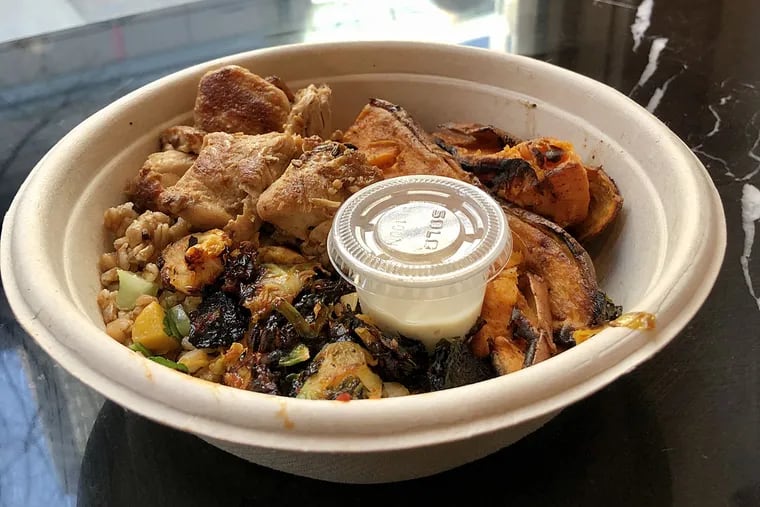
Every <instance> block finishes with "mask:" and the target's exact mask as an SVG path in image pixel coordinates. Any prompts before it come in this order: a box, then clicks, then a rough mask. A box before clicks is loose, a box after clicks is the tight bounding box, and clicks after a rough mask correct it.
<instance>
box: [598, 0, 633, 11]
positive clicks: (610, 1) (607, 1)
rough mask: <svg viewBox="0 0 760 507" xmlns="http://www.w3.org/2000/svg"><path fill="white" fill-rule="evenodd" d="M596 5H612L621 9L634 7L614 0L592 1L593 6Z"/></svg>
mask: <svg viewBox="0 0 760 507" xmlns="http://www.w3.org/2000/svg"><path fill="white" fill-rule="evenodd" d="M596 4H606V5H612V6H614V7H622V8H623V9H635V8H636V6H635V5H631V4H627V3H625V2H616V1H615V0H594V5H596Z"/></svg>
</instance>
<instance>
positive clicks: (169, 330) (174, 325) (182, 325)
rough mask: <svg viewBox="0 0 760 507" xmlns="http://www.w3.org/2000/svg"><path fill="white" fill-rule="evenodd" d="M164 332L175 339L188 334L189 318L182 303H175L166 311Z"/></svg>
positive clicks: (180, 338)
mask: <svg viewBox="0 0 760 507" xmlns="http://www.w3.org/2000/svg"><path fill="white" fill-rule="evenodd" d="M164 332H165V333H166V334H168V335H169V336H171V337H172V338H174V339H176V340H180V341H181V340H182V338H184V337H185V336H187V335H189V334H190V318H189V317H188V316H187V313H185V309H184V308H182V305H175V306H172V307H171V308H169V309H168V310H167V311H166V315H165V316H164Z"/></svg>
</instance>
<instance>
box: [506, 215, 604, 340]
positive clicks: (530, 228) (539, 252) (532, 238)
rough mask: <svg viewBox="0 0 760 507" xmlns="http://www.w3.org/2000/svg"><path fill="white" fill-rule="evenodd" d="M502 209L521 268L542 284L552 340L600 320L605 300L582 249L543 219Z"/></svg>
mask: <svg viewBox="0 0 760 507" xmlns="http://www.w3.org/2000/svg"><path fill="white" fill-rule="evenodd" d="M504 209H505V211H506V212H507V219H508V221H509V226H510V228H511V230H512V234H513V236H514V238H515V241H514V247H515V248H519V249H521V250H522V254H523V257H524V261H523V264H522V268H523V269H524V270H525V271H526V272H530V273H534V274H537V275H539V276H540V277H541V278H542V279H543V280H544V281H545V282H546V285H547V291H548V295H549V305H550V307H551V315H552V331H553V334H554V336H555V338H556V337H557V336H558V335H566V334H567V333H569V332H571V331H572V330H574V329H582V328H586V327H590V326H593V325H596V324H598V323H599V322H600V320H603V311H604V308H605V306H604V305H605V302H606V298H605V296H604V294H603V293H602V292H601V291H599V289H598V287H597V282H596V273H595V271H594V265H593V263H592V262H591V258H590V257H589V256H588V253H586V251H585V250H584V249H583V247H582V246H581V245H580V244H579V243H578V242H577V241H576V240H575V239H573V237H572V236H570V234H568V233H567V232H566V231H565V230H563V229H562V228H561V227H559V226H557V225H556V224H554V223H553V222H550V221H549V220H546V219H545V218H542V217H540V216H538V215H536V214H534V213H531V212H528V211H525V210H522V209H519V208H515V207H505V208H504Z"/></svg>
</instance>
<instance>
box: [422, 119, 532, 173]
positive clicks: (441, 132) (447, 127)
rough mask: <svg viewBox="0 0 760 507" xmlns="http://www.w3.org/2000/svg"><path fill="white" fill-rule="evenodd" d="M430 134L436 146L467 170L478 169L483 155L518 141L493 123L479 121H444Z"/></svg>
mask: <svg viewBox="0 0 760 507" xmlns="http://www.w3.org/2000/svg"><path fill="white" fill-rule="evenodd" d="M432 136H433V139H434V140H435V142H436V144H437V145H438V146H440V147H441V148H443V149H444V150H446V151H448V152H449V153H451V154H452V155H454V157H455V158H456V159H457V161H458V162H459V163H460V164H461V165H462V167H463V168H465V169H467V170H468V171H478V170H479V168H480V161H481V160H482V159H483V158H484V157H485V156H487V155H492V154H494V153H499V152H500V151H502V150H503V149H504V148H508V147H510V146H514V145H516V144H518V143H519V142H520V141H518V140H517V138H516V137H514V136H512V135H510V134H508V133H506V132H504V131H503V130H501V129H499V128H496V127H494V126H493V125H482V124H480V123H444V124H442V125H439V126H438V130H437V131H435V132H433V134H432Z"/></svg>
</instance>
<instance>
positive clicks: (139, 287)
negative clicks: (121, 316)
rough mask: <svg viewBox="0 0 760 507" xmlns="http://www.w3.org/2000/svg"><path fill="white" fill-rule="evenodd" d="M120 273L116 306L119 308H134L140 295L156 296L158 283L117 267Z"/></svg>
mask: <svg viewBox="0 0 760 507" xmlns="http://www.w3.org/2000/svg"><path fill="white" fill-rule="evenodd" d="M116 272H117V274H118V275H119V292H118V293H117V295H116V306H118V307H119V310H132V309H133V308H134V307H135V302H136V301H137V298H139V297H140V296H145V295H148V296H155V295H156V294H158V285H157V284H155V283H153V282H149V281H148V280H146V279H144V278H142V277H141V276H140V275H138V274H137V273H132V272H131V271H125V270H123V269H117V270H116Z"/></svg>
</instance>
